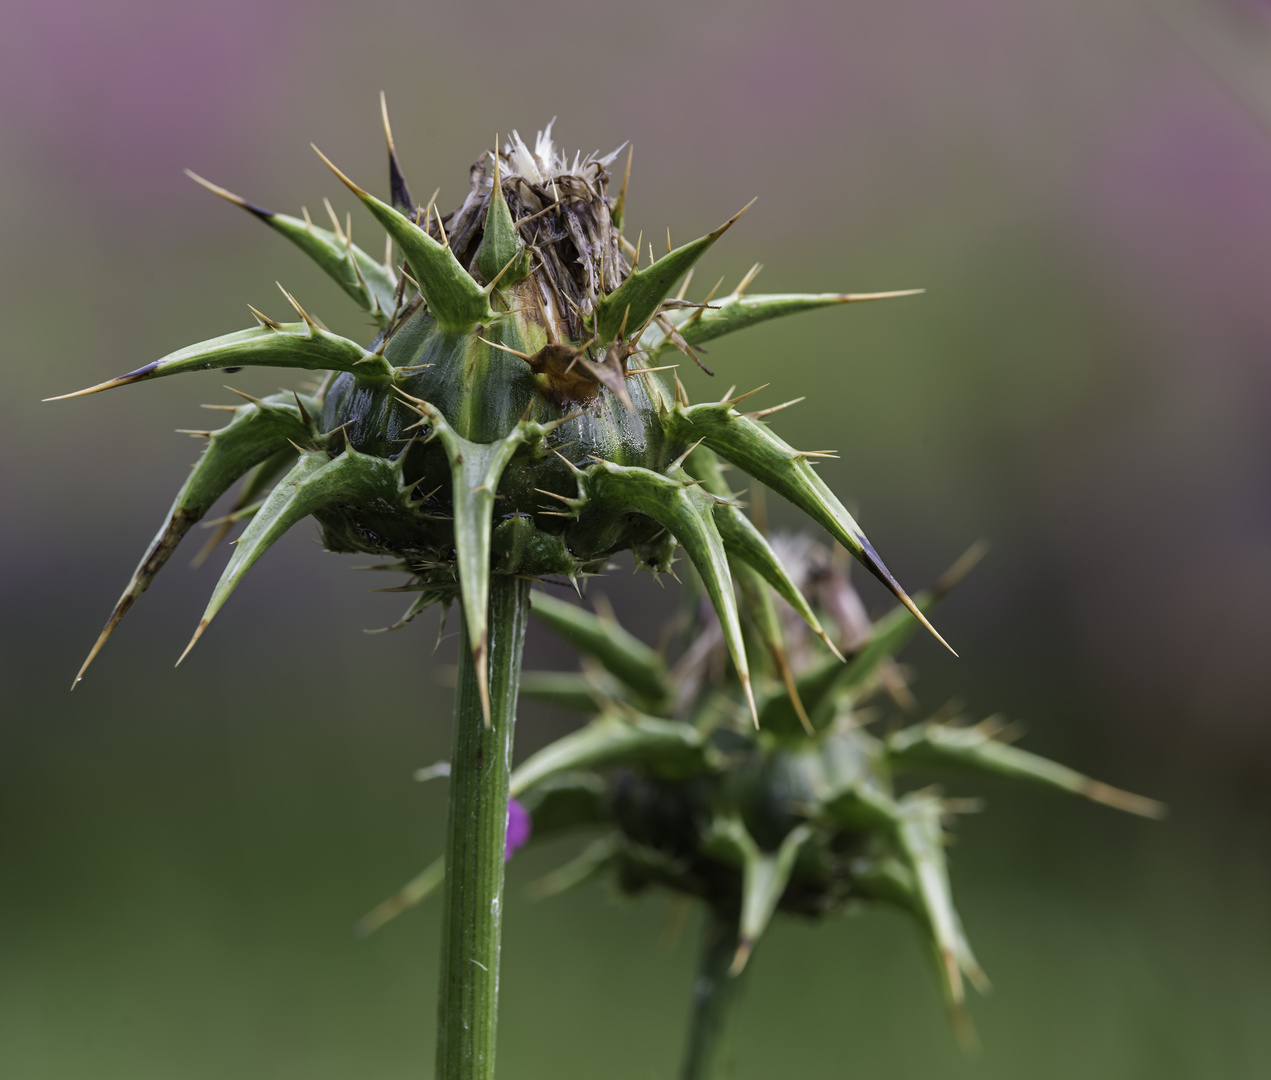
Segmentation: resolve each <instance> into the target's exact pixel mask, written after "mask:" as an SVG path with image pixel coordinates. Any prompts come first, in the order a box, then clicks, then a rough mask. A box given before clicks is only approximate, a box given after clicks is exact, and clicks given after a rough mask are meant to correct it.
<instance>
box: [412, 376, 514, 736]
mask: <svg viewBox="0 0 1271 1080" xmlns="http://www.w3.org/2000/svg"><path fill="white" fill-rule="evenodd" d="M410 401H411V404H412V406H413V407H414V408H415V409H416V410H417V411H418V412H419V413H420V414H421V415H422V416H423V417H424V419H425V420H426V421H427V423H428V424H430V425H431V427H432V434H433V436H434V437H436V438H437V439H439V440H440V442H441V445H442V446H443V447H444V448H445V451H446V457H447V458H449V459H450V475H451V487H452V489H453V491H452V495H453V507H454V509H453V513H454V528H455V561H456V563H457V564H458V569H459V583H460V585H461V586H462V593H463V613H464V624H465V625H466V626H467V628H468V644H469V645H470V647H471V648H472V654H473V656H474V657H475V658H476V664H477V689H478V692H479V693H480V694H481V709H482V713H483V714H484V716H485V720H486V723H487V724H489V722H490V686H489V680H488V677H487V674H486V660H487V656H486V653H487V649H488V641H487V637H486V623H487V608H488V607H489V606H490V529H491V526H492V524H493V521H494V497H495V495H496V494H497V492H498V489H499V479H500V477H502V475H503V470H504V469H505V468H506V467H507V464H508V462H509V461H511V460H512V455H513V454H515V453H516V451H517V450H518V449H519V448H520V447H521V446H523V445H524V444H525V443H526V442H527V441H528V440H529V439H530V438H531V435H532V434H536V432H537V428H536V425H530V424H527V423H524V422H523V423H521V424H519V425H517V427H515V428H513V429H512V431H511V432H510V433H509V434H508V435H507V436H506V437H505V438H502V439H500V440H499V441H498V442H494V443H477V442H471V441H469V440H468V439H465V438H464V437H463V436H461V435H459V434H458V433H457V432H456V431H455V430H454V428H452V427H451V426H450V424H449V423H447V422H446V418H445V417H444V416H442V415H441V412H440V410H438V409H436V408H434V407H433V406H432V405H430V404H429V403H428V402H426V401H420V400H418V399H414V398H412V399H410ZM532 429H533V430H532Z"/></svg>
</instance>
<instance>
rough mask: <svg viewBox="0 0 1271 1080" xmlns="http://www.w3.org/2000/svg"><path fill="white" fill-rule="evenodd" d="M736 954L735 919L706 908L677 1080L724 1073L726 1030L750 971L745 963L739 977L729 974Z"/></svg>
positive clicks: (706, 1079) (703, 1079) (704, 1079)
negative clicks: (746, 973)
mask: <svg viewBox="0 0 1271 1080" xmlns="http://www.w3.org/2000/svg"><path fill="white" fill-rule="evenodd" d="M736 954H737V920H736V919H731V918H724V917H721V916H720V915H719V914H717V913H716V912H715V911H713V910H712V909H710V908H708V909H707V914H706V921H705V923H704V925H703V926H702V944H701V953H700V954H699V956H698V961H697V974H696V976H695V977H694V980H693V1004H692V1013H691V1014H690V1017H689V1028H688V1042H687V1043H686V1045H685V1047H684V1063H683V1065H682V1067H681V1070H680V1078H681V1080H720V1078H722V1077H723V1076H725V1075H726V1074H727V1068H728V1065H729V1063H730V1058H729V1054H728V1032H729V1027H730V1024H731V1021H732V1015H733V1011H734V1007H735V1006H736V1004H737V1001H738V999H739V998H740V996H741V983H742V977H743V976H744V974H745V972H746V971H747V970H749V968H750V965H749V964H748V965H747V966H746V968H745V969H743V971H742V973H741V974H740V975H732V974H730V972H729V969H730V968H731V967H732V964H733V958H734V957H735V956H736Z"/></svg>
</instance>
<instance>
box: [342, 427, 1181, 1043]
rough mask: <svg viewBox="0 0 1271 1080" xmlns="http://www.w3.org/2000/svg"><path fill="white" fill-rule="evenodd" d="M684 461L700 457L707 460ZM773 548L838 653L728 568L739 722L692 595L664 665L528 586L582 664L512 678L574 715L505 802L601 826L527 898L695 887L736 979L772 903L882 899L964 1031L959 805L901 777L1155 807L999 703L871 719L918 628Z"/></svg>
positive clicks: (962, 568) (411, 898)
mask: <svg viewBox="0 0 1271 1080" xmlns="http://www.w3.org/2000/svg"><path fill="white" fill-rule="evenodd" d="M695 453H698V454H700V453H702V451H700V450H699V451H696V452H695ZM695 464H697V465H698V466H699V468H701V469H702V471H703V472H706V473H709V472H710V471H711V470H710V463H709V462H696V463H695ZM772 546H773V547H774V548H775V549H777V550H778V551H779V552H780V553H781V555H782V556H783V557H784V561H785V563H786V565H787V566H788V567H789V572H790V575H791V577H792V578H793V579H794V580H795V581H796V582H797V583H798V585H799V587H800V600H801V601H802V602H803V603H804V604H805V605H806V606H810V607H811V608H812V610H813V611H814V612H815V614H816V615H818V616H819V617H820V618H822V619H823V620H824V623H825V626H826V627H827V628H828V636H829V637H830V639H831V641H832V642H833V644H834V646H835V647H837V648H838V649H839V650H840V651H841V652H842V653H843V654H844V655H845V656H846V657H847V663H841V662H839V661H838V660H837V659H836V658H835V657H833V656H831V655H830V654H829V652H828V650H827V649H826V648H825V647H824V645H823V643H822V642H820V641H816V640H813V639H812V638H811V637H810V635H809V634H808V633H807V632H806V629H805V626H806V624H804V623H802V622H801V621H800V620H799V618H798V616H796V615H795V613H794V611H793V610H791V609H786V608H783V609H778V607H777V606H776V605H774V604H773V603H772V602H771V600H770V599H768V598H767V593H766V591H765V589H764V583H763V581H762V580H761V579H760V578H759V577H758V576H757V575H755V574H754V573H753V572H752V571H750V570H749V568H747V567H746V566H744V565H738V566H737V567H736V570H737V572H738V574H737V576H738V586H739V588H740V591H741V594H742V596H743V599H744V601H745V603H744V604H743V605H742V613H743V630H744V632H745V636H746V644H747V650H748V653H749V659H750V665H751V671H752V672H754V678H755V682H754V689H755V694H756V697H757V699H758V704H759V716H760V727H759V730H758V731H756V730H755V729H754V728H753V727H752V725H751V724H750V722H749V720H748V718H747V717H746V715H745V706H744V704H743V700H744V698H743V695H742V693H741V688H740V685H739V683H738V681H737V679H736V678H735V677H734V676H733V675H732V673H731V672H730V671H729V669H728V666H727V664H726V663H725V662H724V652H725V650H724V645H723V641H724V636H723V633H722V632H721V629H720V626H719V623H718V621H717V620H716V619H715V618H714V615H713V613H712V612H711V610H710V609H709V608H708V607H707V606H705V605H703V604H701V603H700V602H697V600H698V599H699V598H700V596H701V594H700V592H697V593H696V595H695V596H693V597H692V598H691V600H690V604H689V607H688V617H687V618H682V619H681V620H680V625H679V627H678V630H679V633H678V635H664V639H665V640H672V639H673V638H674V637H676V636H678V638H679V639H680V641H681V642H682V644H683V649H682V652H681V653H680V655H679V658H678V660H677V662H676V663H675V664H674V665H671V664H669V663H668V660H667V658H666V657H665V656H664V655H662V654H660V653H658V652H656V651H655V650H653V649H650V648H649V647H648V646H647V645H645V644H644V643H643V642H641V641H639V640H638V639H637V638H635V637H633V636H632V635H631V634H629V633H628V632H627V631H626V630H624V629H623V628H622V627H621V626H620V625H619V624H618V623H617V621H616V620H615V619H614V617H613V616H612V613H610V612H608V611H606V610H605V609H604V607H603V606H601V609H600V614H599V615H593V614H592V613H590V612H588V611H586V610H585V609H583V608H581V607H579V606H577V605H575V604H571V603H566V602H565V601H562V600H559V599H556V598H554V597H552V596H550V595H547V594H545V593H534V594H533V602H534V607H533V613H534V615H535V617H536V618H538V619H539V620H540V621H541V622H544V623H545V624H547V625H548V626H549V627H551V628H552V629H553V630H555V631H556V632H557V633H559V634H561V635H562V636H563V637H565V638H567V639H568V640H569V642H570V644H571V645H572V646H573V647H575V648H576V649H578V650H579V651H580V652H581V653H582V654H583V655H584V657H585V658H586V660H585V662H584V668H583V671H582V672H581V673H578V674H574V673H568V672H527V673H525V674H524V675H523V676H522V680H521V693H522V696H524V697H528V698H532V699H537V700H540V701H544V702H548V703H550V704H552V705H555V706H557V707H561V708H569V709H574V710H577V711H581V712H585V713H591V714H592V717H593V718H592V719H591V720H590V721H589V722H588V723H587V724H586V725H584V726H583V727H582V728H579V729H578V730H577V731H575V732H573V733H571V734H569V735H566V736H564V737H563V738H561V739H558V740H557V741H556V742H554V743H552V744H550V745H549V746H547V747H545V748H543V749H542V750H540V751H539V752H537V753H536V754H534V755H532V756H531V757H529V758H528V759H526V760H525V761H524V762H522V763H521V765H519V766H518V767H517V768H516V769H515V770H514V771H513V773H512V781H511V790H512V794H513V795H514V796H515V797H516V798H517V799H518V800H520V802H521V803H522V805H523V807H524V809H525V810H526V811H527V812H528V813H529V815H530V818H531V821H532V826H533V829H532V833H531V839H532V840H533V841H541V840H544V839H551V838H554V837H556V836H558V835H560V833H561V832H562V831H564V830H573V829H582V830H590V831H593V832H596V833H598V835H597V836H596V838H595V839H594V840H593V841H592V842H591V843H590V844H589V845H588V846H587V847H586V848H584V850H583V851H582V853H581V854H580V855H579V856H578V857H577V858H576V859H575V860H574V861H573V862H571V863H568V864H567V865H565V866H563V867H561V868H560V869H558V870H556V871H554V872H553V873H551V874H549V875H548V877H546V878H545V879H543V880H542V881H541V882H540V884H539V886H538V887H537V889H536V891H537V892H538V894H539V895H548V894H551V893H555V892H559V891H561V890H563V889H567V888H571V887H573V886H575V885H577V884H580V883H582V882H583V881H586V880H588V879H590V878H592V877H594V876H595V875H597V874H598V873H601V872H602V871H605V870H608V871H610V872H612V873H613V875H614V877H615V878H616V881H617V884H618V887H619V888H620V889H621V890H622V891H624V892H627V893H638V892H641V891H643V890H645V889H647V888H649V887H650V886H662V887H665V888H668V889H670V890H672V891H674V892H676V893H680V894H683V895H688V896H691V897H696V898H698V899H700V900H701V901H702V902H703V903H705V904H706V905H707V906H708V907H709V908H710V909H711V911H712V913H713V914H714V916H715V917H716V919H717V920H718V921H719V923H720V925H723V926H727V927H731V928H733V934H734V936H733V944H732V948H733V949H734V952H733V954H732V965H731V972H732V974H733V975H736V974H738V973H740V971H741V970H742V969H743V967H745V965H746V963H747V961H748V959H749V956H750V954H751V951H752V950H753V948H754V946H755V944H756V943H757V942H758V940H759V938H760V936H761V935H762V934H763V932H764V930H765V928H766V927H767V925H768V923H769V921H770V920H771V918H772V917H773V915H774V914H775V913H776V912H777V911H779V910H780V911H786V912H791V913H794V914H798V915H803V916H811V917H821V916H825V915H828V914H831V913H833V912H836V911H839V910H842V909H844V908H845V907H850V906H860V905H869V906H873V905H882V906H889V907H893V908H899V909H901V910H903V911H904V912H906V913H907V914H909V915H911V916H912V917H913V918H914V919H915V920H916V921H917V923H918V926H919V928H920V930H921V933H922V935H923V938H924V941H925V943H926V946H927V948H928V949H929V951H930V954H931V956H932V959H933V961H934V965H935V968H936V971H937V973H938V976H939V979H940V983H941V987H942V991H943V995H944V998H945V1001H946V1004H947V1006H948V1007H949V1009H950V1012H951V1014H952V1016H953V1018H954V1020H955V1029H956V1030H957V1031H958V1033H959V1035H960V1036H964V1037H965V1036H967V1035H969V1032H970V1028H969V1022H968V1021H967V1018H966V1016H965V1013H964V1011H963V1000H964V993H963V979H964V978H969V979H970V980H971V981H972V982H974V983H975V984H977V985H978V986H980V987H983V986H985V985H986V980H985V978H984V973H983V972H982V971H981V969H980V967H979V965H978V964H977V963H976V960H975V956H974V954H973V953H972V951H971V948H970V946H969V945H968V943H967V940H966V937H965V935H964V933H963V930H962V924H961V921H960V919H959V917H958V914H957V911H956V909H955V908H954V906H953V898H952V893H951V891H950V886H949V875H948V868H947V864H946V859H945V853H944V848H945V844H946V837H947V831H948V829H949V827H950V825H951V822H952V818H953V816H954V815H956V814H958V813H965V812H968V811H970V810H974V809H978V805H977V804H976V803H975V802H974V801H971V800H967V799H955V798H945V797H944V796H943V795H942V793H941V792H940V790H939V789H937V788H932V787H921V788H919V787H915V786H914V785H912V784H910V785H909V787H908V790H904V788H903V787H902V785H904V784H905V782H906V780H908V778H909V777H910V776H912V775H913V774H915V773H918V774H924V773H925V774H928V775H930V774H932V773H952V774H955V775H963V776H966V775H973V774H984V775H997V776H1003V777H1007V778H1009V779H1013V780H1020V781H1024V782H1027V783H1032V784H1037V785H1041V786H1043V787H1048V788H1051V789H1053V790H1057V791H1064V792H1071V793H1075V794H1079V795H1084V796H1086V797H1087V798H1090V799H1093V800H1095V801H1097V802H1101V803H1104V804H1106V805H1109V806H1113V807H1116V808H1118V809H1121V810H1127V811H1130V812H1131V813H1136V814H1141V815H1144V816H1147V817H1159V816H1160V815H1161V814H1162V813H1163V812H1164V808H1163V807H1162V806H1161V805H1160V804H1159V803H1156V802H1154V801H1152V800H1151V799H1145V798H1142V797H1140V796H1137V795H1131V794H1129V793H1127V792H1124V791H1119V790H1117V789H1116V788H1112V787H1109V786H1108V785H1106V784H1102V783H1099V782H1098V781H1095V780H1092V779H1090V778H1088V777H1086V776H1083V775H1081V774H1080V773H1077V772H1075V771H1073V770H1072V769H1069V768H1067V767H1065V766H1063V765H1059V764H1057V763H1055V762H1052V761H1049V760H1047V759H1045V758H1042V757H1039V756H1037V755H1036V754H1032V753H1029V752H1028V751H1026V750H1021V749H1019V748H1018V747H1016V746H1013V745H1011V742H1012V741H1013V738H1014V736H1015V735H1016V734H1018V729H1017V728H1015V727H1014V726H1013V725H1008V724H1006V723H1005V722H1004V721H1002V720H1001V719H1000V718H998V717H990V718H988V719H987V720H984V721H983V722H981V723H978V724H974V725H965V724H962V723H959V722H958V718H957V717H956V716H955V715H953V714H952V713H949V712H947V711H946V712H944V713H942V714H937V715H936V716H934V717H932V718H930V719H928V720H925V721H922V722H919V723H916V724H909V725H907V726H901V725H898V724H889V725H888V727H887V730H886V731H884V732H876V731H871V730H868V727H869V725H871V722H873V721H876V720H877V719H878V718H880V716H881V712H882V710H881V708H880V706H883V705H885V704H886V703H887V701H888V699H890V701H891V703H892V704H893V705H894V706H897V707H899V708H900V709H901V710H903V711H904V712H910V711H912V710H913V709H914V708H915V707H916V702H915V701H914V699H913V697H912V695H911V694H910V693H909V690H908V687H907V683H906V679H905V675H904V672H903V669H901V668H900V667H899V666H898V665H897V664H896V662H895V660H894V657H895V656H896V654H897V653H898V652H899V650H900V649H901V648H902V647H903V646H904V645H905V644H906V642H908V641H909V639H910V638H911V637H912V636H913V634H914V632H915V630H916V629H917V626H918V624H917V622H916V621H915V619H914V618H913V616H912V615H911V614H910V612H908V611H906V610H905V609H904V608H899V607H898V608H895V609H894V610H892V611H891V612H889V613H887V614H886V615H884V616H883V617H882V618H880V619H878V620H876V621H873V622H871V621H870V619H869V618H868V617H867V615H866V614H865V609H864V607H863V605H862V604H861V602H860V600H859V598H858V597H857V595H856V593H855V591H854V590H853V589H852V587H851V585H850V583H849V581H848V579H847V575H846V572H845V571H846V567H845V566H842V565H838V564H837V563H836V560H835V559H834V558H833V557H832V556H831V553H830V552H829V551H828V550H826V549H825V548H824V547H821V546H820V545H818V544H816V543H815V542H813V541H811V540H809V539H808V538H806V537H801V536H796V537H777V538H774V540H773V544H772ZM978 557H979V551H978V549H972V551H970V552H968V553H967V555H966V556H964V557H963V558H962V559H960V560H959V561H958V563H957V564H956V565H955V566H954V567H953V568H952V569H950V570H949V571H948V572H947V573H946V574H945V575H944V577H942V578H941V579H940V581H939V582H937V583H936V585H935V587H934V588H933V589H931V590H930V591H928V592H922V593H918V594H916V596H915V597H914V599H915V601H916V602H917V605H918V606H919V607H920V608H922V609H923V610H930V609H931V608H932V607H934V606H935V604H936V603H938V602H939V601H940V599H941V598H943V597H944V596H945V595H946V594H947V593H948V592H949V590H950V589H952V588H953V586H954V585H955V584H956V583H957V582H958V581H959V580H960V579H961V577H962V576H963V575H964V574H965V573H966V571H967V570H969V569H970V567H971V566H972V565H973V564H974V562H975V561H976V559H978ZM443 876H444V868H443V866H442V864H441V862H440V861H438V862H436V863H434V864H433V865H432V866H430V867H429V868H428V869H427V870H426V871H424V873H423V874H421V875H420V876H419V877H418V878H417V879H415V880H414V881H412V882H410V883H409V884H408V885H407V886H406V887H405V888H404V889H403V890H402V891H401V892H400V893H399V894H398V895H396V896H394V897H393V898H391V899H390V900H388V901H387V902H386V903H384V904H383V905H381V906H380V907H379V908H377V909H376V910H375V911H373V912H371V914H370V915H368V916H367V917H366V918H365V919H364V920H363V921H362V922H361V923H360V924H359V929H360V930H361V931H362V932H363V933H369V932H370V931H371V930H374V929H376V928H377V927H378V926H380V925H382V924H383V923H384V922H386V921H387V920H389V919H391V918H393V917H394V916H395V915H397V914H399V913H400V912H401V911H403V910H404V909H406V908H408V907H410V906H412V905H413V904H415V903H418V902H419V901H420V900H421V899H423V898H424V897H425V896H427V895H428V894H429V893H430V892H431V891H433V890H434V889H435V888H436V887H437V886H438V885H439V884H440V882H441V880H442V878H443Z"/></svg>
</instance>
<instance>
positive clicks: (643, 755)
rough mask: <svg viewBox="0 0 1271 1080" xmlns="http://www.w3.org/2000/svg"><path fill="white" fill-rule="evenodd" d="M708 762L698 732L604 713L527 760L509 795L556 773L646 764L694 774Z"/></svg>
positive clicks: (633, 716) (516, 771)
mask: <svg viewBox="0 0 1271 1080" xmlns="http://www.w3.org/2000/svg"><path fill="white" fill-rule="evenodd" d="M712 761H714V758H713V756H712V755H711V754H710V752H709V750H708V748H707V746H706V744H705V742H704V740H703V738H702V734H701V732H699V731H698V730H697V728H695V727H693V726H692V725H691V724H685V723H681V722H680V721H678V720H661V719H658V718H657V717H654V716H645V715H643V714H641V713H635V712H631V713H628V714H623V715H617V714H615V713H605V714H602V715H601V716H598V717H597V718H596V719H595V720H593V721H592V722H591V723H589V724H587V725H586V726H585V727H582V728H579V729H578V730H577V731H574V732H571V733H570V734H568V735H565V736H563V737H562V738H560V739H557V740H556V741H555V742H554V743H551V744H550V745H548V746H545V747H544V748H543V749H542V750H540V751H538V753H536V754H533V755H531V756H530V757H529V758H527V759H526V760H525V761H523V762H522V763H521V764H520V765H518V766H517V767H516V769H514V770H513V772H512V782H511V794H512V795H513V796H517V797H519V796H520V794H521V793H522V792H524V791H528V790H529V789H530V788H532V787H534V786H535V785H537V784H540V783H542V782H543V781H544V780H545V779H546V778H547V777H549V776H552V775H554V774H556V773H560V772H566V771H573V770H577V769H603V768H606V767H608V766H611V765H625V764H631V763H635V762H646V763H650V764H652V765H654V766H655V767H657V768H658V769H660V770H662V771H665V772H671V773H678V772H688V773H692V772H696V771H698V770H700V769H701V768H702V767H703V766H704V765H706V764H708V763H710V762H712Z"/></svg>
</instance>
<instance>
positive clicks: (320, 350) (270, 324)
mask: <svg viewBox="0 0 1271 1080" xmlns="http://www.w3.org/2000/svg"><path fill="white" fill-rule="evenodd" d="M289 299H290V297H289ZM259 317H260V318H261V319H262V320H264V316H259ZM227 367H235V368H238V367H275V368H300V369H302V370H305V371H348V372H351V373H352V374H354V375H356V376H357V377H358V378H359V379H361V380H364V381H366V382H369V383H384V382H387V381H388V380H389V379H391V378H392V375H393V369H392V368H391V367H390V366H389V364H388V361H387V360H385V359H384V357H382V356H379V355H377V354H375V353H371V352H367V351H366V350H365V349H364V348H362V346H361V345H359V344H358V343H357V342H356V341H350V340H349V339H348V338H344V337H340V335H339V334H332V333H331V332H330V331H328V330H323V329H322V328H321V327H320V326H318V325H317V324H316V323H314V322H313V321H312V320H310V321H306V322H298V323H276V322H274V321H273V320H272V319H271V320H268V321H262V325H260V326H255V327H253V328H252V329H250V330H239V331H237V332H236V333H233V334H225V335H223V336H221V337H217V338H211V339H210V340H208V341H200V342H199V343H198V344H197V345H187V346H186V347H185V348H184V349H178V350H177V351H176V352H172V353H168V355H167V356H165V357H163V359H161V360H155V361H154V362H153V363H150V364H146V365H145V366H144V367H139V368H137V369H136V370H135V371H130V372H128V374H126V375H120V376H119V377H118V378H115V379H108V380H107V381H106V382H104V383H98V384H97V385H96V386H90V387H88V388H87V389H85V390H77V391H75V392H74V393H73V394H62V395H60V396H58V397H53V398H46V399H45V400H46V401H64V400H66V399H67V398H75V397H83V396H84V395H86V394H97V393H100V392H101V391H103V390H112V389H114V388H115V387H116V386H128V385H130V384H132V383H136V382H144V381H146V380H148V379H158V378H160V377H161V376H164V375H180V374H183V373H185V372H188V371H207V370H208V369H210V368H227Z"/></svg>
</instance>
